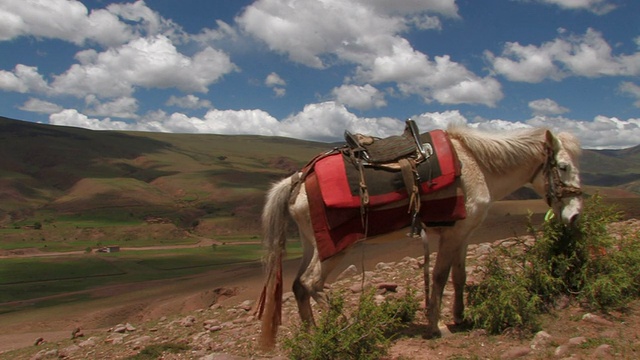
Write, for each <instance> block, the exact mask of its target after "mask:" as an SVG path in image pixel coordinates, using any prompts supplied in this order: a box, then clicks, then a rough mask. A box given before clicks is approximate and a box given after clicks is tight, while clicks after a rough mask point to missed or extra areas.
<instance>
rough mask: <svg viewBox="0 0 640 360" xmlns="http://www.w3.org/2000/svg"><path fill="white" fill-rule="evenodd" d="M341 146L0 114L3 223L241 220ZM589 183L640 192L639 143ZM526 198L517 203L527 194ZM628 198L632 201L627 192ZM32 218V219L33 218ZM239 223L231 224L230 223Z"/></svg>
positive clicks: (612, 153) (595, 161)
mask: <svg viewBox="0 0 640 360" xmlns="http://www.w3.org/2000/svg"><path fill="white" fill-rule="evenodd" d="M334 145H335V144H326V143H319V142H311V141H303V140H295V139H290V138H282V137H265V136H245V135H211V134H167V133H148V132H120V131H93V130H87V129H81V128H73V127H63V126H53V125H44V124H36V123H31V122H27V121H20V120H14V119H9V118H4V117H0V225H8V224H12V223H16V222H20V221H26V220H29V219H34V218H42V217H46V216H53V217H58V216H63V215H64V216H71V215H76V216H77V215H82V216H94V217H97V218H106V219H121V218H135V219H143V218H144V219H151V218H154V219H158V218H159V219H167V221H172V222H174V223H177V224H181V225H182V226H187V227H188V226H190V224H192V223H193V222H197V221H199V220H201V219H203V218H213V217H223V218H224V217H226V218H231V219H233V218H235V219H236V225H237V226H242V225H247V220H248V219H253V221H252V224H253V225H251V226H254V227H255V226H257V219H258V218H259V217H258V216H259V212H260V208H261V206H262V201H263V196H264V192H265V191H266V189H267V188H268V187H269V185H270V184H271V183H272V182H273V181H275V180H277V179H280V178H282V177H284V176H286V175H289V174H291V173H292V172H294V171H295V170H297V169H299V168H300V167H301V166H303V165H304V164H305V163H306V162H307V161H308V160H310V159H311V158H312V157H313V156H315V155H317V154H318V153H320V152H323V151H325V150H327V149H330V148H332V147H333V146H334ZM580 166H581V175H582V179H583V184H584V185H585V186H588V187H594V188H595V187H605V188H611V189H615V191H616V192H620V194H622V195H621V196H627V195H628V196H637V195H638V194H640V145H639V146H636V147H633V148H629V149H622V150H584V153H583V156H582V158H581V161H580ZM521 193H522V194H524V195H520V196H516V197H522V196H524V197H528V196H530V195H528V194H527V193H526V191H524V192H521ZM624 194H627V195H624ZM29 221H30V220H29ZM232 222H233V221H232Z"/></svg>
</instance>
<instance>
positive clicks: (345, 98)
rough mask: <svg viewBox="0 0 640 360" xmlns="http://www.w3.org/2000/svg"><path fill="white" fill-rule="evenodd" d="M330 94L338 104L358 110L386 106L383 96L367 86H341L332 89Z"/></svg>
mask: <svg viewBox="0 0 640 360" xmlns="http://www.w3.org/2000/svg"><path fill="white" fill-rule="evenodd" d="M331 93H332V94H333V96H334V97H335V99H336V101H338V102H339V103H341V104H344V105H346V106H348V107H352V108H354V109H358V110H369V109H372V108H380V107H383V106H386V105H387V102H386V101H385V99H384V94H383V93H381V92H380V91H379V90H378V89H376V88H375V87H373V86H371V85H369V84H366V85H364V86H358V85H342V86H340V87H337V88H334V89H333V90H332V91H331Z"/></svg>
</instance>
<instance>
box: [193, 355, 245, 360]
mask: <svg viewBox="0 0 640 360" xmlns="http://www.w3.org/2000/svg"><path fill="white" fill-rule="evenodd" d="M200 360H249V358H246V357H244V356H237V355H231V354H223V353H216V354H209V355H207V356H205V357H203V358H201V359H200Z"/></svg>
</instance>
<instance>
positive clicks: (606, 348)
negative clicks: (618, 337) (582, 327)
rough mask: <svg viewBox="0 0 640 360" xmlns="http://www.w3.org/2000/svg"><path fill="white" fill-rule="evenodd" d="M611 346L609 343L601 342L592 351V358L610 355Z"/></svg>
mask: <svg viewBox="0 0 640 360" xmlns="http://www.w3.org/2000/svg"><path fill="white" fill-rule="evenodd" d="M612 350H613V348H612V347H611V345H609V344H602V345H600V346H598V347H597V348H596V350H595V351H594V352H593V357H594V358H596V359H597V358H603V357H606V356H609V355H611V352H612Z"/></svg>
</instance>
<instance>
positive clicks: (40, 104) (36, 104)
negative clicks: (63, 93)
mask: <svg viewBox="0 0 640 360" xmlns="http://www.w3.org/2000/svg"><path fill="white" fill-rule="evenodd" d="M19 109H20V110H23V111H29V112H35V113H41V114H53V113H57V112H60V111H62V109H63V108H62V106H60V105H58V104H54V103H52V102H49V101H44V100H40V99H34V98H29V100H27V101H25V103H24V104H22V106H20V107H19Z"/></svg>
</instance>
